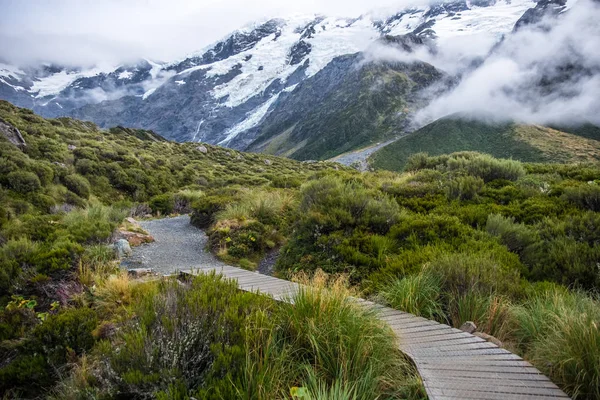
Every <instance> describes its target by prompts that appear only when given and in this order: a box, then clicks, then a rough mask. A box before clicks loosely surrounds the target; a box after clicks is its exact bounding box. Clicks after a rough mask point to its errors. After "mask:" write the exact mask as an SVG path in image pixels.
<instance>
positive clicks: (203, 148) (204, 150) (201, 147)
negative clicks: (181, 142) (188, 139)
mask: <svg viewBox="0 0 600 400" xmlns="http://www.w3.org/2000/svg"><path fill="white" fill-rule="evenodd" d="M196 150H198V151H199V152H200V153H202V154H206V153H208V149H207V148H206V146H198V147H196Z"/></svg>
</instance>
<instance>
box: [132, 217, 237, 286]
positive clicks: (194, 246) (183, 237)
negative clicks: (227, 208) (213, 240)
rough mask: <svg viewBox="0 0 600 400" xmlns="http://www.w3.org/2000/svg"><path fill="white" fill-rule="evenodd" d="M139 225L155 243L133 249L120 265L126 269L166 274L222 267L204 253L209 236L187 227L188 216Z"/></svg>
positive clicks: (218, 262) (192, 227) (206, 252)
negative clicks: (145, 269)
mask: <svg viewBox="0 0 600 400" xmlns="http://www.w3.org/2000/svg"><path fill="white" fill-rule="evenodd" d="M139 224H140V226H141V227H142V228H143V229H144V230H146V231H147V232H148V233H149V234H150V235H152V236H153V237H154V239H155V242H154V243H147V244H143V245H141V246H139V247H134V248H133V255H132V256H131V257H128V258H126V259H124V260H123V262H122V263H121V265H122V266H123V267H125V268H151V269H152V270H153V271H154V272H155V273H158V274H163V275H168V274H172V273H175V272H177V271H180V270H189V269H192V268H199V267H217V266H222V265H225V264H224V263H222V262H221V261H219V260H218V259H217V258H216V257H215V256H214V255H212V254H211V253H210V252H209V251H206V250H205V247H206V242H207V240H208V237H207V236H206V234H205V233H204V232H203V231H201V230H200V229H198V228H196V227H194V226H193V225H191V224H190V217H189V216H188V215H182V216H179V217H173V218H163V219H156V220H150V221H139Z"/></svg>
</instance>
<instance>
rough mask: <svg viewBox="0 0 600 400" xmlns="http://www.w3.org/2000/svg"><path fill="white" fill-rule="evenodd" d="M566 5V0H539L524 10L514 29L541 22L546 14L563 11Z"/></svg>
mask: <svg viewBox="0 0 600 400" xmlns="http://www.w3.org/2000/svg"><path fill="white" fill-rule="evenodd" d="M566 6H567V1H566V0H540V1H538V2H537V4H536V6H535V7H534V8H530V9H529V10H527V11H525V14H523V16H522V17H521V18H519V20H518V21H517V23H516V24H515V29H514V30H515V31H517V30H519V29H521V28H523V27H525V26H528V25H535V24H537V23H539V22H541V21H542V20H543V19H544V17H546V16H556V15H558V14H560V13H561V12H563V11H564V10H565V8H566Z"/></svg>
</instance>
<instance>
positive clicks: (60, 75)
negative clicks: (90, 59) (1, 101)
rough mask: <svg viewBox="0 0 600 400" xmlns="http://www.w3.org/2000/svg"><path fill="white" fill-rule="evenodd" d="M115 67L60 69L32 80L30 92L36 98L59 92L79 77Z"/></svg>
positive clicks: (86, 76)
mask: <svg viewBox="0 0 600 400" xmlns="http://www.w3.org/2000/svg"><path fill="white" fill-rule="evenodd" d="M114 70H115V68H110V69H105V68H92V69H89V70H83V71H65V70H63V71H60V72H57V73H55V74H52V75H49V76H47V77H45V78H39V79H37V80H34V82H33V86H32V87H31V90H30V92H31V93H36V96H35V97H37V98H40V97H46V96H52V95H56V94H59V93H60V92H61V91H63V90H64V89H66V88H67V87H68V86H69V85H70V84H72V83H73V82H75V81H76V80H77V79H80V78H90V77H93V76H98V75H100V74H103V73H109V72H112V71H114Z"/></svg>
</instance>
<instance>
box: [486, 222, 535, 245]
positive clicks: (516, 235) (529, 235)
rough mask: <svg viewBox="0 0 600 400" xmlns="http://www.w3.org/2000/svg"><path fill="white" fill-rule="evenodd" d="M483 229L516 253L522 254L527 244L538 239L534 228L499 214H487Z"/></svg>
mask: <svg viewBox="0 0 600 400" xmlns="http://www.w3.org/2000/svg"><path fill="white" fill-rule="evenodd" d="M485 229H486V231H487V232H488V233H489V234H490V235H492V236H496V237H498V238H500V241H501V242H502V244H504V245H505V246H506V247H508V249H509V250H510V251H512V252H515V253H517V254H522V253H523V252H524V251H525V249H526V248H527V247H528V246H530V245H531V244H533V243H535V242H536V241H537V240H539V239H538V237H537V235H536V232H535V231H534V230H532V229H530V228H528V227H526V226H525V225H523V224H517V223H515V220H514V218H506V217H503V216H502V215H499V214H490V215H489V217H488V220H487V224H486V227H485Z"/></svg>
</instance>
